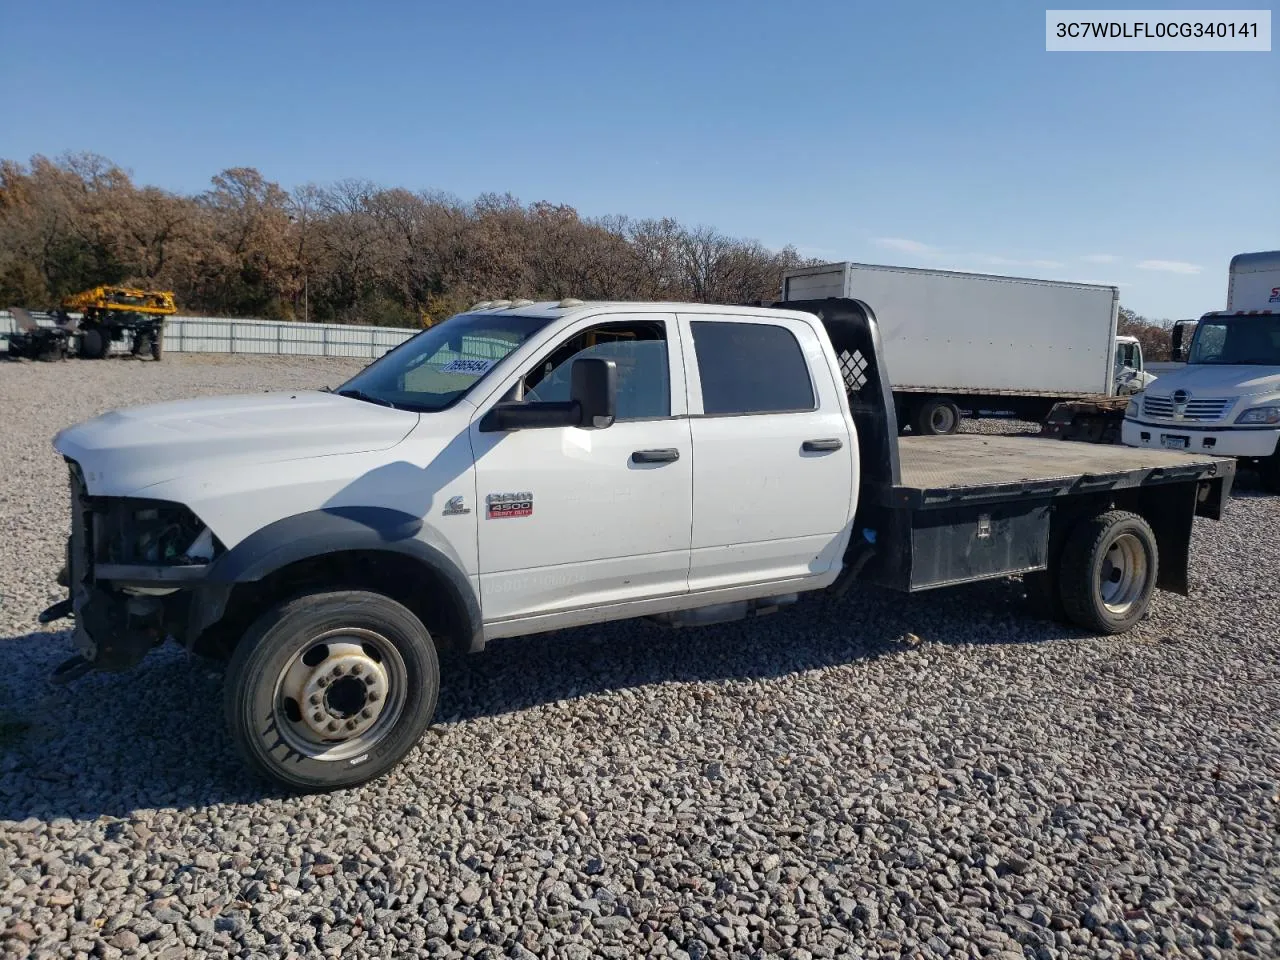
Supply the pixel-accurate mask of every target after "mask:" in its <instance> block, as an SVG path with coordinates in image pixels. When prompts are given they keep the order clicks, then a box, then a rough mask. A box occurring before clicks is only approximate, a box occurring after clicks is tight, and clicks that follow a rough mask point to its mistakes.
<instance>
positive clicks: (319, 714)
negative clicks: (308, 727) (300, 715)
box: [311, 710, 324, 723]
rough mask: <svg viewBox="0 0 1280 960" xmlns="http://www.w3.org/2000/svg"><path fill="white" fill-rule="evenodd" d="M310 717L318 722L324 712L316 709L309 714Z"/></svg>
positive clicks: (322, 717)
mask: <svg viewBox="0 0 1280 960" xmlns="http://www.w3.org/2000/svg"><path fill="white" fill-rule="evenodd" d="M311 719H312V720H314V721H315V722H316V723H319V722H320V721H322V720H323V719H324V714H323V713H321V712H320V711H319V710H317V711H316V712H315V713H313V714H312V715H311Z"/></svg>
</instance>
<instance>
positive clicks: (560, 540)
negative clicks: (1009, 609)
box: [41, 298, 1234, 791]
mask: <svg viewBox="0 0 1280 960" xmlns="http://www.w3.org/2000/svg"><path fill="white" fill-rule="evenodd" d="M54 446H55V448H56V449H57V450H58V451H59V452H60V453H61V454H62V456H63V457H64V458H65V459H66V462H67V465H68V468H69V473H70V483H71V493H72V496H71V504H72V508H71V510H72V521H71V534H70V538H69V541H68V545H67V554H68V564H67V570H66V575H65V577H64V580H65V583H66V585H67V589H68V596H67V597H66V599H65V600H62V601H60V602H59V603H57V604H55V605H54V606H53V607H51V608H49V609H48V610H46V611H45V612H44V614H42V615H41V620H42V621H43V622H46V623H47V622H52V621H56V620H59V619H61V618H63V617H67V616H71V617H74V620H75V629H74V632H73V638H74V644H75V646H76V648H77V650H78V653H77V654H76V656H74V657H73V658H71V660H69V661H68V662H67V663H65V664H64V665H63V666H62V667H61V668H60V669H59V671H58V672H57V673H56V675H55V678H56V679H58V680H60V681H63V682H69V681H71V680H73V679H74V678H75V677H77V676H79V675H82V674H83V673H85V672H87V671H89V670H95V669H97V670H108V671H118V670H125V669H128V668H131V667H133V666H135V665H136V664H137V663H138V662H139V661H141V660H142V659H143V658H144V657H145V655H146V654H147V652H148V651H149V650H151V649H152V648H154V647H156V646H158V645H160V644H162V643H165V642H169V641H172V642H176V643H178V644H181V645H182V646H184V647H186V648H188V649H191V650H194V651H197V652H200V653H202V654H207V655H221V656H225V657H227V658H228V659H229V662H228V665H227V669H226V678H225V685H224V710H225V717H226V722H227V725H228V727H229V730H230V733H231V736H232V738H233V739H234V740H235V742H236V743H237V745H238V746H239V748H240V750H241V751H242V753H243V755H244V756H245V757H246V759H247V760H248V761H249V763H250V764H251V765H252V766H253V767H255V768H256V769H257V770H259V771H260V772H262V773H264V774H265V775H267V776H268V777H270V778H273V779H274V780H275V781H277V782H279V783H281V784H284V785H286V786H287V787H289V788H290V789H294V790H303V791H306V790H321V789H330V788H335V787H344V786H351V785H354V784H357V783H362V782H364V781H367V780H370V779H372V778H375V777H378V776H380V775H382V774H384V773H386V772H387V771H388V770H390V769H391V768H392V767H394V766H395V765H396V764H397V763H398V762H399V761H400V760H401V759H402V758H403V757H404V756H405V754H406V753H408V752H409V750H410V749H411V748H412V747H413V745H414V744H415V743H416V741H417V740H418V738H419V737H420V736H421V735H422V734H423V732H424V730H425V729H426V728H427V726H428V724H429V723H430V722H431V720H432V717H433V714H434V712H435V709H436V699H437V692H438V689H439V684H440V680H441V678H440V666H439V659H438V652H439V650H441V649H446V648H449V649H460V650H469V651H479V650H482V649H483V648H484V647H485V645H486V644H487V643H488V642H489V641H491V640H495V639H497V638H500V637H513V636H518V635H523V634H531V633H536V632H542V631H549V630H557V629H561V628H565V627H572V626H577V625H581V624H588V623H596V622H602V621H610V620H620V619H626V618H633V617H649V618H652V619H656V620H658V621H660V622H662V623H665V624H668V625H672V626H693V625H697V624H702V623H712V622H725V621H731V620H736V619H740V618H744V617H747V616H752V615H758V614H761V613H766V612H772V611H774V610H777V609H778V608H779V607H783V606H786V605H787V604H790V603H792V602H794V601H796V600H797V599H798V597H799V596H800V595H801V594H804V593H808V592H815V591H823V590H831V591H835V592H837V593H839V592H843V591H844V590H845V589H847V588H848V587H849V586H850V584H851V583H853V582H854V581H857V580H861V581H867V582H870V583H873V584H878V585H880V586H882V587H888V588H891V589H895V590H901V591H909V592H916V591H924V590H929V589H933V588H937V587H943V586H949V585H955V584H964V583H969V582H973V581H979V580H986V579H991V578H1000V577H1008V576H1016V575H1023V576H1025V577H1027V578H1028V579H1029V580H1030V581H1031V582H1030V587H1031V590H1032V592H1035V593H1037V594H1039V595H1040V596H1041V598H1042V599H1043V601H1044V603H1045V608H1046V609H1047V610H1049V611H1050V612H1052V613H1053V614H1054V615H1056V616H1059V617H1061V618H1063V619H1065V620H1067V621H1069V622H1071V623H1073V624H1075V625H1077V626H1079V627H1081V628H1083V629H1084V630H1086V631H1090V632H1096V633H1103V634H1108V633H1119V632H1123V631H1126V630H1128V629H1130V628H1131V627H1132V626H1133V625H1134V624H1135V623H1136V622H1137V621H1138V620H1139V619H1140V618H1141V617H1142V616H1143V615H1144V613H1145V612H1146V610H1147V608H1148V604H1149V602H1150V600H1151V597H1152V594H1153V591H1155V590H1156V589H1157V588H1159V589H1164V590H1169V591H1174V592H1178V593H1186V592H1187V590H1188V582H1187V567H1188V554H1189V551H1190V548H1191V539H1192V520H1193V518H1194V517H1195V516H1196V515H1204V516H1208V517H1213V518H1217V517H1220V516H1221V513H1222V510H1223V509H1224V506H1225V504H1226V502H1227V500H1228V496H1229V491H1230V487H1231V482H1232V477H1233V467H1234V465H1233V462H1232V461H1231V460H1229V459H1223V458H1219V457H1215V456H1212V455H1209V454H1203V453H1198V454H1187V453H1182V452H1171V451H1166V450H1161V449H1152V450H1132V449H1128V448H1125V447H1119V446H1114V447H1112V446H1098V445H1093V444H1077V443H1069V442H1066V443H1064V442H1061V441H1053V440H1044V439H1040V438H1034V437H984V436H969V435H958V436H924V437H910V438H907V439H904V440H901V441H900V440H899V437H898V430H897V427H896V422H895V414H894V405H893V402H892V391H891V387H890V379H889V375H888V371H887V369H886V365H885V361H884V352H883V349H882V347H881V345H880V342H879V334H878V328H877V324H876V320H875V315H874V313H873V311H872V310H871V309H870V308H869V307H868V306H867V305H866V304H865V303H862V302H859V301H856V300H851V299H846V298H834V299H824V300H818V301H808V302H799V303H788V304H779V305H775V306H773V307H755V308H751V307H730V306H716V305H707V304H671V303H648V304H645V303H583V302H581V301H560V302H548V303H529V302H527V301H526V302H515V303H509V302H506V301H499V302H492V303H484V304H480V305H477V306H476V307H475V308H473V309H472V310H470V311H467V312H465V313H463V314H459V315H458V316H455V317H453V318H451V319H449V320H448V321H446V322H444V323H441V324H439V325H437V326H434V327H432V328H430V329H428V330H426V331H423V332H422V333H420V334H418V335H417V336H415V337H414V338H412V339H411V340H409V341H407V342H406V343H404V344H402V345H401V346H399V347H397V348H396V349H394V350H392V351H391V352H389V353H388V354H387V355H386V356H384V357H382V358H381V359H379V360H377V361H375V362H374V363H372V364H370V365H369V366H368V367H367V368H365V369H364V370H363V371H361V372H360V373H358V374H357V375H356V376H354V377H352V378H351V379H350V380H349V381H348V382H347V383H346V384H344V385H343V386H342V387H341V388H340V389H338V390H335V391H333V392H328V391H314V392H307V391H289V392H279V393H266V394H255V395H251V396H242V397H227V398H208V399H197V400H187V401H179V402H173V403H162V404H156V405H150V406H144V407H138V408H133V409H126V410H120V411H115V412H112V413H108V414H105V415H103V416H100V417H97V418H95V419H92V420H89V421H87V422H85V423H81V424H78V425H76V426H73V427H70V428H68V429H66V430H64V431H62V432H61V433H60V434H58V436H57V437H56V438H55V441H54ZM744 642H745V641H744ZM446 680H447V678H446ZM200 715H201V716H205V715H206V712H205V711H201V713H200Z"/></svg>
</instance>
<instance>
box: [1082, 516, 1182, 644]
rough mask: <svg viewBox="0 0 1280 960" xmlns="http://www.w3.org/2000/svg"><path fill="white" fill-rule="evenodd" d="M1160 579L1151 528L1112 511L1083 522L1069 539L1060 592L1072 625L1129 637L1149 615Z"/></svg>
mask: <svg viewBox="0 0 1280 960" xmlns="http://www.w3.org/2000/svg"><path fill="white" fill-rule="evenodd" d="M1159 575H1160V552H1159V549H1158V548H1157V546H1156V535H1155V533H1153V532H1152V530H1151V527H1150V525H1149V524H1148V523H1147V521H1146V520H1144V519H1142V517H1140V516H1138V515H1137V514H1136V513H1130V512H1128V511H1126V510H1112V511H1109V512H1107V513H1103V514H1100V515H1098V516H1096V517H1090V518H1089V519H1087V520H1081V521H1079V522H1078V523H1077V524H1076V525H1075V526H1074V527H1073V528H1072V529H1071V532H1070V533H1069V534H1068V535H1067V540H1066V543H1065V544H1064V545H1063V548H1062V561H1061V565H1060V567H1059V570H1058V590H1059V594H1060V596H1061V597H1062V608H1063V611H1064V612H1065V614H1066V616H1067V618H1068V620H1070V622H1072V623H1074V624H1076V625H1077V626H1080V627H1083V628H1085V629H1086V630H1090V631H1093V632H1095V633H1105V634H1115V633H1124V632H1125V631H1126V630H1129V629H1130V628H1132V627H1133V625H1134V624H1136V623H1137V622H1138V621H1139V620H1141V619H1142V617H1143V616H1144V615H1145V614H1146V612H1147V608H1148V607H1149V606H1150V604H1151V596H1152V594H1153V593H1155V589H1156V580H1157V579H1158V577H1159Z"/></svg>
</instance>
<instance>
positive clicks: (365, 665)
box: [223, 590, 440, 792]
mask: <svg viewBox="0 0 1280 960" xmlns="http://www.w3.org/2000/svg"><path fill="white" fill-rule="evenodd" d="M439 690H440V666H439V661H438V659H437V657H436V649H435V645H434V644H433V643H432V640H431V636H430V635H429V634H428V633H427V629H426V628H425V627H424V626H423V625H422V623H421V621H419V620H418V618H417V617H415V616H414V615H413V614H412V613H411V612H410V611H409V610H408V609H406V608H405V607H404V606H402V605H401V604H399V603H396V602H395V601H394V600H392V599H390V598H389V597H386V596H383V595H382V594H378V593H371V592H367V591H363V590H343V591H334V592H317V593H311V594H306V595H303V596H300V597H297V598H295V599H292V600H289V601H288V602H286V603H281V604H279V605H277V606H275V607H273V608H272V609H270V610H269V611H267V612H266V613H265V614H263V615H262V616H261V617H260V618H259V619H258V620H257V622H255V623H254V625H253V626H252V627H250V628H249V631H248V632H247V633H246V634H245V636H244V638H243V639H242V640H241V641H240V643H239V644H237V646H236V649H235V652H234V653H233V654H232V657H231V662H230V663H229V664H228V666H227V673H226V682H225V687H224V690H223V705H224V708H225V712H226V719H227V725H228V727H229V729H230V732H231V736H232V738H233V739H234V740H235V742H236V746H237V747H238V748H239V750H240V752H241V754H242V755H243V756H244V757H245V759H246V760H247V761H248V762H249V763H250V765H252V766H253V767H254V768H255V769H257V770H258V771H259V772H261V773H262V774H264V775H266V776H267V777H269V778H271V779H272V780H274V781H276V782H277V783H279V784H282V785H284V786H285V787H288V788H289V789H291V790H296V791H300V792H314V791H322V790H333V789H337V788H341V787H351V786H355V785H357V784H361V783H366V782H368V781H370V780H374V779H377V778H378V777H380V776H382V775H383V774H385V773H386V772H387V771H389V770H390V769H391V768H392V767H394V766H395V765H396V764H398V763H399V762H400V761H401V760H402V759H403V758H404V756H405V755H406V754H407V753H408V752H409V751H410V750H411V749H413V746H414V745H415V744H416V743H417V742H418V740H419V739H420V738H421V736H422V734H423V733H424V732H425V731H426V728H427V725H428V724H429V723H430V722H431V718H432V717H433V716H434V714H435V710H436V700H437V697H438V695H439Z"/></svg>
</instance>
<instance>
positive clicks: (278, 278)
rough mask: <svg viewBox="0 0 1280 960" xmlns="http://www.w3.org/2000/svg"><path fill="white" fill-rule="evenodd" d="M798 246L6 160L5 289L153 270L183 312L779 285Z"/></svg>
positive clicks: (61, 288) (433, 315)
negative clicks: (194, 188)
mask: <svg viewBox="0 0 1280 960" xmlns="http://www.w3.org/2000/svg"><path fill="white" fill-rule="evenodd" d="M804 262H805V261H803V260H802V258H801V257H800V256H799V255H798V254H797V253H796V251H795V250H794V249H792V248H790V247H787V248H784V249H782V250H770V249H767V248H766V247H764V246H763V245H761V244H760V243H757V242H755V241H752V240H741V239H735V238H732V237H727V236H724V235H722V234H720V233H718V232H717V231H715V230H713V229H711V228H709V227H696V228H691V227H687V226H684V225H682V224H680V223H678V222H677V221H675V220H673V219H670V218H663V219H632V218H629V217H623V216H614V217H596V218H588V217H582V216H580V215H579V214H578V212H577V211H576V210H574V209H573V208H572V207H569V206H565V205H560V204H552V203H532V204H523V203H521V202H520V201H519V200H517V199H516V198H515V197H512V196H510V195H509V194H503V195H498V194H486V195H483V196H481V197H479V198H477V199H476V200H474V201H472V202H463V201H461V200H458V199H456V198H454V197H451V196H448V195H446V194H442V193H435V192H430V191H423V192H417V193H415V192H412V191H409V190H404V189H399V188H392V189H387V188H383V187H379V186H377V185H375V184H373V183H370V182H368V181H364V180H342V181H339V182H338V183H334V184H331V185H328V186H316V185H307V186H304V187H300V188H298V189H296V190H292V191H289V190H285V189H283V188H282V187H281V186H280V185H279V184H276V183H272V182H271V181H269V180H267V179H266V178H264V177H263V176H262V174H261V173H259V172H258V171H257V170H255V169H253V168H251V167H237V168H234V169H229V170H223V171H222V172H221V173H219V174H217V175H216V176H215V177H213V178H212V180H211V183H210V188H209V189H208V190H206V191H204V192H203V193H200V194H197V195H194V196H186V195H181V194H176V193H172V192H169V191H166V190H161V189H159V188H157V187H151V186H138V185H137V184H135V183H134V182H133V180H132V178H131V177H130V176H129V174H128V173H126V172H125V171H124V170H122V169H121V168H120V167H118V166H117V165H115V164H114V163H111V162H110V161H109V160H106V159H104V158H102V157H99V156H96V155H93V154H76V155H69V156H64V157H60V158H58V159H53V160H51V159H48V158H46V157H43V156H36V157H33V158H32V159H31V161H30V162H29V163H27V164H21V163H18V162H14V161H10V160H5V161H0V304H2V305H5V306H8V305H11V304H12V305H20V306H31V307H41V306H51V305H53V304H55V303H56V302H57V300H58V299H59V298H61V297H62V296H64V295H66V294H68V293H71V292H74V291H77V290H82V289H86V288H89V287H93V286H97V285H98V284H103V283H107V284H119V283H128V284H132V285H140V286H150V287H160V288H163V289H167V290H172V291H174V293H175V294H176V297H177V301H178V305H179V308H180V310H181V311H182V312H183V313H185V314H197V315H209V316H238V317H259V318H264V319H272V320H304V319H306V320H312V321H326V322H338V323H372V324H381V325H387V326H400V327H403V326H423V325H428V324H430V323H432V322H435V321H438V320H441V319H443V318H444V317H447V316H450V315H452V314H453V313H456V312H458V311H459V310H461V309H464V308H465V307H467V306H469V305H470V304H471V303H473V302H475V301H476V300H480V299H497V298H516V297H529V298H531V299H539V298H541V299H558V298H561V297H567V296H574V297H581V298H583V299H628V300H638V299H645V300H649V299H652V300H696V301H705V302H724V303H746V302H750V301H753V300H769V299H776V298H777V296H778V290H779V287H780V284H781V275H782V271H783V270H786V269H789V268H793V267H796V266H799V265H802V264H803V263H804Z"/></svg>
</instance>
